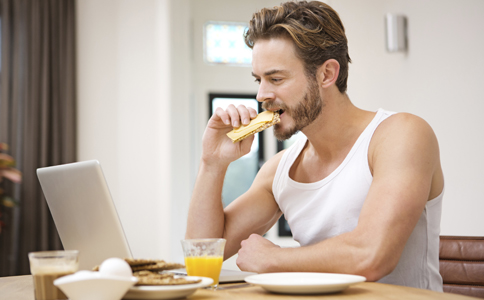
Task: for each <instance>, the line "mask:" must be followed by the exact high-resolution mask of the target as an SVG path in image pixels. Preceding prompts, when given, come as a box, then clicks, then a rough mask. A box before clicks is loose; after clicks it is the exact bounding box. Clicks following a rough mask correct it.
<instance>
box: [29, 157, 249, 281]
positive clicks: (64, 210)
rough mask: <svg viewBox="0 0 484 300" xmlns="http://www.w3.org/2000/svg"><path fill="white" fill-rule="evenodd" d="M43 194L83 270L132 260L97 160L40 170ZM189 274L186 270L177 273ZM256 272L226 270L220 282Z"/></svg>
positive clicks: (221, 274)
mask: <svg viewBox="0 0 484 300" xmlns="http://www.w3.org/2000/svg"><path fill="white" fill-rule="evenodd" d="M37 177H38V178H39V182H40V185H41V187H42V191H43V192H44V195H45V199H46V200H47V205H48V206H49V209H50V212H51V214H52V217H53V219H54V223H55V226H56V227H57V231H58V232H59V236H60V239H61V241H62V245H63V246H64V249H66V250H79V269H80V270H91V269H92V268H93V267H94V266H98V265H100V264H101V263H102V262H103V261H104V260H105V259H107V258H110V257H119V258H132V254H131V250H130V248H129V244H128V240H127V239H126V235H125V233H124V230H123V227H122V225H121V221H120V219H119V216H118V213H117V211H116V207H115V205H114V202H113V200H112V198H111V194H110V192H109V188H108V185H107V183H106V180H105V178H104V175H103V171H102V169H101V165H100V163H99V162H98V161H97V160H90V161H84V162H76V163H71V164H65V165H59V166H53V167H46V168H39V169H37ZM173 271H174V272H175V273H176V274H179V275H182V274H186V271H185V269H178V270H173ZM253 274H256V273H251V272H242V271H236V270H225V269H223V270H222V271H221V273H220V279H219V281H220V283H227V282H241V281H244V278H245V277H247V276H249V275H253Z"/></svg>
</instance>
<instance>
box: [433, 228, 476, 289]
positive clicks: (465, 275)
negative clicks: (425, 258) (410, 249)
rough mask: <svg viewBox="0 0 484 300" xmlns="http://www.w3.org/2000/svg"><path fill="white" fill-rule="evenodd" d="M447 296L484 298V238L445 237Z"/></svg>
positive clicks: (441, 255) (443, 255) (442, 245)
mask: <svg viewBox="0 0 484 300" xmlns="http://www.w3.org/2000/svg"><path fill="white" fill-rule="evenodd" d="M439 259H440V274H441V275H442V278H443V280H444V292H446V293H454V294H461V295H467V296H474V297H479V298H484V237H467V236H441V237H440V253H439Z"/></svg>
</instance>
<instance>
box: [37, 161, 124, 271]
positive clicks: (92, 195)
mask: <svg viewBox="0 0 484 300" xmlns="http://www.w3.org/2000/svg"><path fill="white" fill-rule="evenodd" d="M37 177H38V178H39V182H40V185H41V187H42V191H43V192H44V196H45V199H46V200H47V205H48V206H49V209H50V212H51V214H52V217H53V219H54V223H55V226H56V227H57V231H58V232H59V236H60V239H61V241H62V245H63V246H64V249H66V250H79V269H80V270H91V269H92V268H93V267H94V266H98V265H100V264H101V263H102V262H103V261H104V260H105V259H107V258H110V257H119V258H131V257H132V255H131V250H130V248H129V245H128V242H127V239H126V236H125V234H124V231H123V227H122V225H121V222H120V220H119V217H118V213H117V211H116V207H115V205H114V202H113V200H112V198H111V194H110V192H109V188H108V185H107V183H106V180H105V178H104V175H103V171H102V169H101V165H100V164H99V162H98V161H97V160H90V161H84V162H77V163H71V164H65V165H59V166H53V167H46V168H39V169H37Z"/></svg>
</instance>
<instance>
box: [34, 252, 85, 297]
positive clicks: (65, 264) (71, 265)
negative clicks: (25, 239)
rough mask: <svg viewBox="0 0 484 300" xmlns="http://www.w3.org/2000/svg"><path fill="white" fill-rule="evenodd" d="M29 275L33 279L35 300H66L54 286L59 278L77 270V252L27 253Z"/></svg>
mask: <svg viewBox="0 0 484 300" xmlns="http://www.w3.org/2000/svg"><path fill="white" fill-rule="evenodd" d="M29 262H30V273H32V275H33V279H34V289H35V291H34V294H35V300H54V299H67V297H66V295H65V294H64V293H63V292H62V291H61V290H60V289H59V288H57V287H56V286H55V285H54V280H56V279H57V278H59V277H62V276H66V275H70V274H73V273H75V272H76V271H77V270H78V269H79V251H77V250H62V251H40V252H30V253H29Z"/></svg>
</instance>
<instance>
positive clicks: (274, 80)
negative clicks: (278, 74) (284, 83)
mask: <svg viewBox="0 0 484 300" xmlns="http://www.w3.org/2000/svg"><path fill="white" fill-rule="evenodd" d="M271 80H272V82H279V81H281V80H282V79H280V78H272V79H271Z"/></svg>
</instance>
